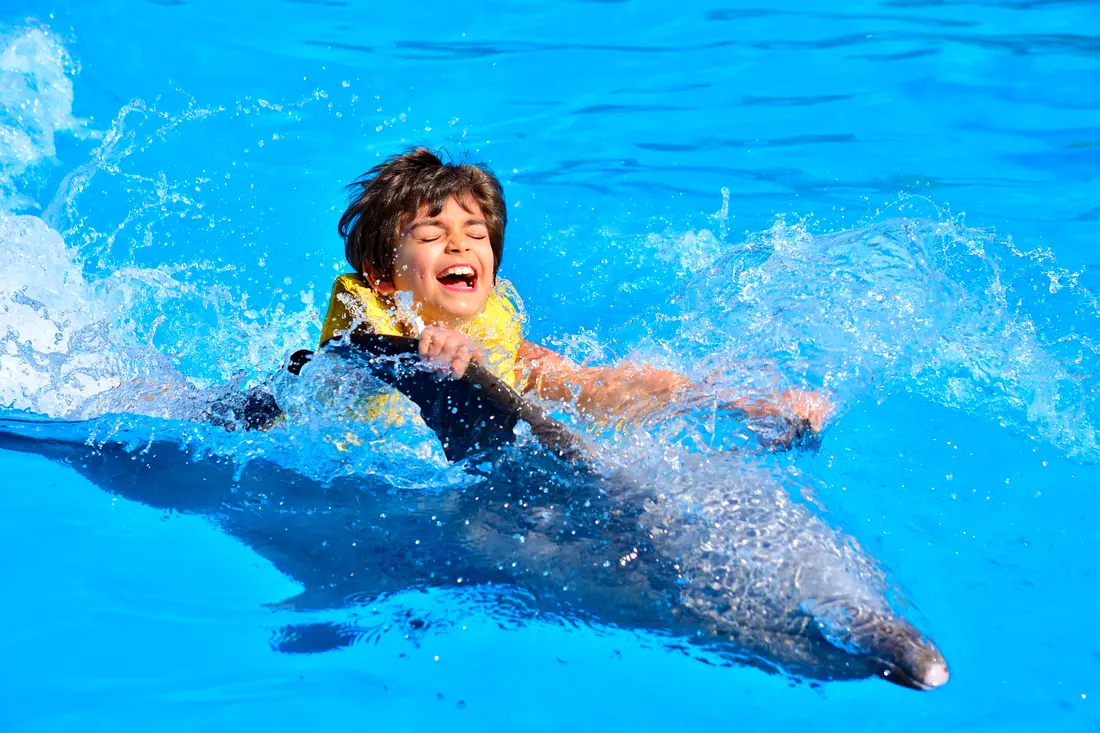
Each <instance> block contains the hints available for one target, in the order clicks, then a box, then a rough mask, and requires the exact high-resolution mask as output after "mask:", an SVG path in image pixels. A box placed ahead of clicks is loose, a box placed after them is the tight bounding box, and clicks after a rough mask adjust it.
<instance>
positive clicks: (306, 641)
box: [271, 622, 362, 654]
mask: <svg viewBox="0 0 1100 733" xmlns="http://www.w3.org/2000/svg"><path fill="white" fill-rule="evenodd" d="M361 636H362V632H361V631H360V630H359V629H357V628H355V626H352V625H350V624H336V623H331V622H320V623H315V624H291V625H289V626H284V627H283V628H281V629H279V630H278V631H276V632H275V633H274V634H273V635H272V638H271V648H272V649H274V650H275V651H277V652H282V653H283V654H318V653H320V652H330V651H334V650H336V649H344V648H346V647H349V646H351V645H352V644H354V643H355V642H357V641H358V640H359V639H360V637H361Z"/></svg>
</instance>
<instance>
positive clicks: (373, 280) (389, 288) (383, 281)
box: [363, 272, 397, 295]
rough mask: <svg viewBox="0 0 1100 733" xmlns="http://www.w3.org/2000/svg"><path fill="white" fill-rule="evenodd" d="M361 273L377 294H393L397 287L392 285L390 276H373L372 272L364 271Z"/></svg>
mask: <svg viewBox="0 0 1100 733" xmlns="http://www.w3.org/2000/svg"><path fill="white" fill-rule="evenodd" d="M363 274H364V275H366V278H367V282H368V283H370V286H371V288H373V289H374V292H376V293H378V294H379V295H393V294H394V292H396V290H397V289H396V288H395V287H394V286H393V279H392V278H383V277H375V275H374V273H371V272H365V273H363Z"/></svg>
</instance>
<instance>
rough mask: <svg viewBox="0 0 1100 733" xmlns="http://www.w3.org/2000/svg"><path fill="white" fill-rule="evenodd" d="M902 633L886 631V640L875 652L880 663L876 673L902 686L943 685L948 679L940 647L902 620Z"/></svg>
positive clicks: (916, 687)
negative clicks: (888, 633)
mask: <svg viewBox="0 0 1100 733" xmlns="http://www.w3.org/2000/svg"><path fill="white" fill-rule="evenodd" d="M897 630H899V631H902V632H903V633H901V634H891V635H887V636H886V637H885V639H880V641H886V640H888V641H886V643H885V644H882V645H881V646H880V647H879V649H878V650H876V651H877V652H878V653H877V654H876V655H875V656H874V659H875V660H876V661H877V662H878V663H879V664H880V665H881V667H880V668H879V670H878V673H879V676H881V677H882V678H883V679H885V680H887V681H889V682H893V683H894V684H896V685H901V686H902V687H908V688H910V689H913V690H934V689H936V688H937V687H942V686H943V685H945V684H947V681H948V680H949V679H951V673H950V672H948V671H947V662H946V661H944V658H943V655H942V654H940V650H939V649H937V648H936V646H935V645H934V644H933V643H932V642H931V641H930V640H928V639H927V638H924V637H922V636H921V635H920V633H919V632H917V630H916V629H913V628H912V627H911V626H909V624H908V623H905V622H902V627H901V629H897Z"/></svg>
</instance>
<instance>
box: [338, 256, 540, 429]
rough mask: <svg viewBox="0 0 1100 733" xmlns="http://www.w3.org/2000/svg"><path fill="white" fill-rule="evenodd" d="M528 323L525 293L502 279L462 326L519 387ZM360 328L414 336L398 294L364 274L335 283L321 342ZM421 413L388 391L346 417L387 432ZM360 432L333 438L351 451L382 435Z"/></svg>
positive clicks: (362, 402) (493, 364) (511, 383)
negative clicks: (382, 289) (482, 307)
mask: <svg viewBox="0 0 1100 733" xmlns="http://www.w3.org/2000/svg"><path fill="white" fill-rule="evenodd" d="M525 321H526V317H525V315H524V313H523V301H521V300H520V298H519V294H518V293H516V291H515V288H513V287H512V285H511V283H509V282H507V281H506V280H501V279H498V280H497V285H496V287H495V288H494V289H493V292H492V294H490V296H489V299H488V301H487V302H486V304H485V310H483V311H482V312H481V313H480V314H479V315H477V316H475V317H474V318H473V319H472V320H471V321H470V322H469V323H468V324H467V325H466V326H465V327H464V328H463V329H462V330H463V332H464V333H465V334H466V335H467V336H469V337H470V338H471V339H472V340H473V341H475V342H476V343H477V344H478V345H479V346H481V348H482V349H484V351H485V354H486V357H487V359H488V362H489V364H488V367H489V369H490V371H492V372H493V373H494V374H495V375H496V376H498V377H500V379H501V380H503V381H504V382H506V383H507V384H508V385H509V386H511V387H513V388H516V387H517V385H518V384H519V382H520V379H521V378H522V373H521V370H520V367H519V359H518V356H519V349H520V345H521V344H522V343H523V325H524V322H525ZM356 328H364V329H367V330H369V331H370V332H372V333H376V334H379V335H383V336H412V335H413V333H412V329H411V327H409V326H408V325H406V324H405V323H404V322H403V320H402V319H401V317H400V315H399V313H398V309H397V306H396V304H395V303H394V300H393V298H392V297H388V296H384V295H381V294H379V293H377V292H375V291H374V290H373V289H372V288H371V287H370V285H369V284H368V283H367V281H366V280H365V279H364V278H363V277H362V276H360V275H355V274H350V273H349V274H347V275H341V276H340V277H338V278H336V282H335V283H333V285H332V297H331V298H330V299H329V306H328V314H327V315H326V317H325V323H324V326H323V327H322V328H321V345H322V346H323V345H324V344H325V342H327V341H329V340H330V339H334V338H335V339H338V338H340V337H341V336H343V335H344V334H346V333H348V332H349V331H352V330H354V329H356ZM419 416H420V410H419V408H417V407H416V405H414V404H413V403H412V402H411V401H409V400H408V399H406V398H405V396H404V395H402V394H400V393H399V392H397V391H396V390H387V391H384V392H382V393H379V394H374V395H370V396H365V397H364V398H363V399H361V400H360V401H359V403H358V406H357V407H356V408H355V409H354V410H353V411H352V412H351V413H346V414H345V415H344V421H347V420H350V421H351V422H354V423H359V424H362V423H367V424H370V425H373V428H372V429H373V430H374V431H378V430H381V431H382V432H385V430H386V429H387V428H393V427H400V426H403V425H406V424H407V423H408V421H409V420H417V421H418V420H419ZM345 424H346V422H345ZM349 427H350V426H349ZM360 431H361V428H355V429H354V430H348V431H347V432H345V433H342V434H340V435H339V436H332V437H331V438H329V440H330V441H331V442H333V443H334V444H335V446H336V448H337V449H338V450H341V451H349V450H351V449H352V448H351V446H361V445H363V444H366V443H376V442H377V441H378V439H379V438H377V437H376V438H372V437H370V436H363V435H360V434H359V433H360ZM380 439H381V440H385V439H384V438H380Z"/></svg>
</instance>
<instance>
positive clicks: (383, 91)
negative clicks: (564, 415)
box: [0, 0, 1100, 731]
mask: <svg viewBox="0 0 1100 733" xmlns="http://www.w3.org/2000/svg"><path fill="white" fill-rule="evenodd" d="M1098 90H1100V4H1098V3H1094V2H1068V1H1067V2H1003V3H994V2H988V3H982V2H973V3H970V2H959V3H939V2H919V1H896V2H878V3H875V2H859V3H850V4H848V5H846V6H845V7H844V8H843V9H842V10H839V9H836V10H834V9H823V8H822V7H821V6H820V4H816V3H796V2H788V3H782V4H767V5H757V6H745V7H734V6H721V5H710V4H694V3H683V4H677V5H675V6H669V5H667V4H661V3H655V2H607V3H586V2H571V3H554V4H545V5H534V4H503V3H499V4H498V3H485V4H477V5H453V4H446V3H434V2H425V3H418V4H416V5H415V6H406V5H402V4H398V3H393V4H377V6H376V5H375V4H366V3H359V2H350V1H349V2H346V3H344V2H317V3H314V2H304V1H296V2H267V3H259V2H245V1H244V0H241V1H240V2H230V3H226V2H221V3H213V2H182V1H181V2H148V3H145V2H140V3H139V2H136V1H135V2H126V3H123V2H112V1H104V2H97V3H78V2H56V3H48V2H27V1H25V0H6V2H5V3H4V4H3V7H2V8H0V302H2V304H3V306H2V312H0V334H3V337H2V341H0V346H2V349H0V404H2V405H3V406H4V407H6V408H8V409H13V410H29V411H33V412H37V413H44V414H49V415H53V416H64V417H90V416H93V415H96V414H100V413H102V412H105V411H109V410H117V409H121V408H122V407H124V406H125V405H126V404H128V403H127V402H126V398H125V397H119V396H118V394H117V390H115V389H113V388H115V387H117V386H118V385H119V384H126V383H132V382H133V380H144V381H146V382H150V383H167V382H178V381H179V380H180V379H184V378H185V379H188V380H190V381H191V382H192V383H194V384H195V385H197V386H198V387H199V388H204V387H208V386H210V385H213V384H218V383H223V382H226V381H230V380H236V381H237V382H239V383H242V384H248V383H254V382H257V381H262V380H263V379H265V378H266V376H267V375H268V374H270V373H272V372H273V371H274V370H275V369H277V368H278V366H279V365H280V364H281V363H282V359H283V358H284V356H285V354H286V353H288V352H289V351H292V350H294V349H296V348H300V347H303V346H309V345H311V344H312V343H314V342H315V340H316V338H317V335H318V333H319V321H318V319H319V310H320V309H321V308H323V307H324V304H325V301H326V298H327V291H328V288H329V286H330V284H331V281H332V279H333V277H334V276H335V275H336V274H338V273H339V272H342V271H343V270H344V264H343V258H342V248H341V245H340V242H339V240H338V239H337V237H336V234H335V222H336V219H337V218H338V216H339V213H340V211H341V210H342V203H343V193H342V191H341V186H342V185H343V184H345V183H346V182H348V181H350V180H352V179H353V178H354V177H355V176H357V175H358V174H360V173H361V172H363V171H364V170H365V169H366V168H368V167H369V166H371V165H373V164H374V163H375V162H376V161H377V160H378V159H379V157H380V156H386V155H389V154H391V153H393V152H395V151H397V150H399V149H400V148H401V147H402V146H405V145H409V144H413V143H425V144H429V145H432V146H442V147H445V148H446V149H448V150H449V151H451V152H453V153H454V154H455V155H457V156H461V155H462V154H464V153H467V152H468V153H469V155H470V156H471V157H473V158H474V159H477V160H481V161H484V162H486V163H488V164H489V165H490V166H492V167H493V168H494V170H496V171H497V172H498V173H499V174H500V176H501V178H502V180H503V181H504V184H505V188H506V194H507V197H508V201H509V206H510V215H511V222H510V226H509V229H508V239H507V245H506V250H505V252H506V253H505V258H504V263H503V267H502V273H503V274H504V275H505V276H506V277H508V278H509V279H511V280H512V281H513V282H514V283H515V285H516V286H517V288H518V289H519V291H520V292H521V293H522V294H523V296H524V299H525V303H526V308H527V311H528V314H529V315H530V319H531V321H530V322H531V328H530V336H531V338H532V339H533V340H536V341H540V342H544V343H548V344H551V345H554V346H555V347H557V348H559V349H562V350H564V351H566V352H567V353H569V354H570V355H572V356H574V357H576V358H588V359H591V360H594V361H596V362H599V361H608V360H611V359H612V358H614V357H623V356H626V357H634V358H639V359H647V360H650V361H653V362H655V363H658V364H662V365H665V366H670V367H675V368H678V369H681V370H683V371H685V372H687V373H689V374H692V375H693V376H697V377H702V376H705V375H712V374H714V373H718V374H719V375H720V382H721V383H722V384H725V385H734V384H737V383H738V382H739V380H743V379H744V378H745V377H746V370H745V368H743V366H741V365H745V364H750V365H751V364H752V363H753V360H758V359H763V360H768V361H770V362H772V365H773V368H774V370H775V372H777V373H779V374H780V375H781V377H782V378H783V379H785V380H787V381H788V382H790V383H795V384H808V385H814V386H817V387H821V386H824V387H825V388H827V389H828V390H829V391H830V392H831V393H832V394H833V395H834V399H835V401H836V402H837V403H838V405H839V406H840V409H839V411H838V416H837V419H836V420H835V422H834V423H833V424H832V426H831V427H830V429H829V430H828V431H827V432H826V433H825V436H824V439H823V441H822V445H821V447H820V450H819V451H818V452H817V453H812V452H810V453H799V454H795V455H791V456H780V457H775V458H772V459H769V460H773V461H774V462H775V465H776V466H778V467H779V469H782V470H784V471H797V472H798V473H799V474H800V475H801V476H802V479H801V481H800V483H799V487H801V488H804V489H805V490H806V492H807V494H808V495H809V496H810V499H811V500H812V501H813V502H814V503H815V504H816V505H818V506H820V507H821V508H820V510H819V511H821V512H822V516H824V517H825V518H826V519H827V521H829V522H830V523H831V524H833V525H836V526H839V527H842V528H843V529H845V530H846V531H847V532H849V533H851V534H852V535H854V536H855V537H856V538H857V539H858V540H859V541H860V543H861V544H862V545H863V547H864V548H865V549H866V550H868V551H869V552H871V553H873V554H874V555H875V556H876V557H878V558H879V560H881V561H882V563H883V564H884V565H885V566H886V567H888V568H889V571H890V577H891V579H892V580H893V581H894V582H896V583H897V584H899V586H900V587H901V588H902V589H903V590H904V592H905V595H906V597H908V598H909V599H911V600H912V601H913V603H914V604H915V609H914V611H913V613H914V614H915V617H916V618H919V619H920V620H921V626H922V628H924V629H926V630H927V631H928V632H929V633H930V634H931V636H932V637H933V638H934V639H935V640H936V642H937V644H938V645H939V647H940V648H941V649H942V650H943V653H944V655H945V657H946V658H947V660H948V662H949V664H950V666H951V671H952V679H951V681H950V683H949V684H948V685H947V686H946V687H944V688H943V689H939V690H936V691H933V692H930V693H915V692H911V691H908V690H903V689H900V688H896V687H894V686H891V685H887V684H885V683H883V682H882V681H880V680H870V681H866V682H857V683H851V682H848V683H830V684H826V685H824V686H820V687H819V686H815V685H809V684H806V683H802V684H797V683H792V681H791V680H788V679H785V678H782V677H778V676H769V675H766V674H764V673H762V672H759V671H756V670H753V669H741V668H734V669H723V668H717V667H712V666H707V665H705V664H702V663H700V662H697V661H694V660H692V659H689V658H686V657H683V656H681V655H679V654H674V653H671V652H669V651H668V650H666V649H664V648H662V647H661V646H660V645H659V644H657V643H654V641H653V640H652V639H647V638H646V637H645V636H644V635H641V636H639V635H634V634H630V633H626V632H621V631H616V630H612V629H608V628H601V627H596V626H583V625H582V626H579V627H576V628H574V627H564V626H556V625H551V624H548V623H547V624H530V625H526V626H520V627H518V628H506V629H502V628H499V627H498V625H497V621H496V620H495V619H494V618H492V617H491V616H488V615H486V614H483V613H481V612H479V610H478V609H477V608H469V607H463V606H462V605H461V604H457V603H455V602H454V600H453V599H447V598H437V597H435V596H434V595H431V594H419V593H409V594H405V597H400V598H396V599H390V600H389V601H387V603H386V604H383V605H382V606H381V607H380V608H377V609H375V611H376V612H377V614H378V616H379V618H383V619H393V618H400V616H401V614H402V613H404V612H405V611H406V610H408V609H413V610H415V612H416V613H417V614H420V615H421V616H422V617H424V618H427V619H430V620H431V623H429V624H428V627H427V629H425V630H420V631H414V630H411V629H409V628H406V627H403V626H402V625H401V624H400V623H398V622H394V623H392V624H390V625H388V627H387V624H385V623H383V624H381V626H380V629H381V630H380V631H378V632H377V633H376V634H373V635H372V636H371V637H370V638H369V639H368V640H366V641H363V642H361V643H359V644H357V645H355V646H353V647H352V648H350V649H348V650H344V651H339V652H333V653H327V654H319V655H310V656H295V655H286V654H279V653H276V652H274V651H272V649H271V647H270V640H271V636H272V633H273V631H275V630H276V629H278V628H280V627H282V626H284V625H286V624H288V623H294V622H295V620H294V618H293V614H291V613H290V612H288V611H285V610H279V609H272V608H270V607H269V605H268V604H272V603H278V602H279V601H281V600H282V599H285V598H288V597H290V596H293V595H295V594H296V593H297V592H298V590H299V588H298V587H297V585H296V584H295V583H293V582H292V581H290V580H288V579H287V578H285V577H284V576H283V575H281V574H280V573H279V572H278V571H277V570H276V569H275V568H274V567H273V566H272V565H270V564H269V563H267V562H266V561H263V560H260V559H259V558H258V557H257V555H256V554H255V553H254V552H253V551H252V550H250V549H249V548H247V547H245V546H243V545H241V544H240V543H239V542H237V541H236V540H234V539H232V538H229V537H227V536H225V535H224V534H221V533H220V532H218V531H217V530H216V529H214V528H213V527H212V526H210V525H209V524H207V523H206V522H205V521H204V520H203V519H201V518H198V517H191V516H179V515H175V514H169V515H166V514H165V513H164V512H162V511H159V510H155V509H152V508H149V507H146V506H143V505H140V504H136V503H133V502H129V501H126V500H124V499H121V498H116V497H112V496H111V495H109V494H106V493H104V492H102V491H100V490H99V489H98V488H96V487H95V486H93V485H92V484H90V483H88V482H86V481H85V480H84V479H82V478H79V477H78V476H77V475H76V474H75V473H74V472H72V471H71V470H70V469H68V468H66V467H64V466H59V465H56V464H53V463H50V462H48V461H46V460H45V459H42V458H37V457H30V456H27V455H23V454H14V453H8V452H3V453H0V475H2V476H3V477H4V479H3V483H2V490H0V557H3V558H4V561H3V562H0V587H2V588H3V589H4V594H5V595H4V599H3V600H4V602H3V604H2V606H0V608H2V610H0V622H2V626H0V628H3V631H2V632H0V730H4V731H8V730H11V731H54V730H72V729H74V728H77V727H79V728H81V729H84V730H124V729H135V730H156V731H160V730H165V731H169V730H173V731H174V730H194V729H197V728H199V727H202V728H206V729H211V730H234V729H238V730H239V729H242V728H245V729H268V730H289V729H297V728H302V727H307V726H308V727H311V728H317V729H326V730H345V729H349V730H350V729H363V728H371V729H373V728H379V729H390V730H424V729H428V728H436V727H446V728H455V729H471V730H483V729H486V728H497V727H506V726H507V727H509V728H513V729H519V730H560V729H562V728H565V727H569V728H571V729H577V730H607V729H612V730H618V729H636V730H649V729H655V730H656V729H663V730H669V729H687V728H689V727H691V728H697V729H698V728H704V729H721V730H728V729H740V730H758V729H764V728H766V727H767V728H778V729H780V730H786V729H791V728H794V727H795V726H800V727H805V728H814V729H819V730H845V731H851V730H879V729H882V728H884V727H888V728H890V729H892V730H929V729H932V730H1038V729H1042V730H1095V729H1097V728H1098V727H1100V712H1098V711H1097V702H1098V701H1100V688H1098V687H1097V683H1096V681H1097V680H1098V679H1100V633H1098V632H1097V630H1096V623H1095V619H1094V613H1093V608H1094V605H1095V603H1096V600H1097V597H1098V595H1097V593H1096V591H1095V585H1096V583H1097V581H1098V579H1100V560H1098V558H1100V530H1098V529H1097V524H1096V522H1095V518H1096V512H1095V511H1094V509H1093V507H1092V504H1091V490H1092V489H1093V488H1094V487H1095V486H1096V485H1097V484H1098V482H1100V470H1098V468H1097V463H1096V462H1097V460H1098V458H1100V433H1098V432H1097V430H1098V428H1097V426H1098V421H1100V405H1098V404H1097V402H1096V393H1097V390H1096V374H1097V369H1098V367H1100V360H1098V354H1100V351H1098V346H1097V344H1098V339H1100V312H1098V310H1097V304H1096V300H1095V296H1094V293H1096V292H1098V291H1100V263H1098V262H1097V261H1096V259H1095V258H1096V255H1095V251H1096V245H1097V244H1098V242H1097V237H1098V226H1100V181H1098V179H1097V171H1098V170H1100V91H1098ZM16 217H22V218H16ZM748 371H750V372H751V368H750V369H748ZM135 409H139V410H144V411H148V412H154V413H157V412H158V411H160V414H165V415H172V414H173V413H172V410H173V409H174V408H173V406H172V405H164V404H161V403H159V402H154V403H152V404H149V403H138V404H137V407H136V408H135ZM265 450H275V449H274V448H271V447H267V448H265ZM286 450H287V451H290V449H289V448H288V449H286ZM302 451H303V452H302V453H301V455H298V454H288V455H287V456H284V458H286V460H290V461H300V462H301V464H302V465H303V466H305V465H311V466H312V465H316V461H317V460H321V462H322V463H324V461H328V463H324V465H325V466H326V467H327V468H325V469H324V470H330V471H339V470H342V469H341V468H340V466H339V465H336V466H335V467H333V466H334V462H335V463H337V464H338V463H339V459H340V457H339V456H334V455H333V454H332V451H329V452H327V453H326V452H325V448H324V447H323V446H322V447H320V448H316V449H314V448H307V449H302ZM311 451H314V452H311ZM322 459H323V460H322ZM359 460H360V464H356V466H353V469H354V470H362V469H364V468H366V469H376V470H379V471H380V472H382V473H384V474H385V475H387V476H389V477H390V478H392V479H393V480H394V481H396V482H400V481H402V480H406V479H411V478H412V477H411V476H409V475H406V474H403V473H402V471H401V469H400V468H399V467H395V466H394V465H391V464H390V463H385V462H384V461H383V460H382V459H375V458H371V457H370V456H366V457H362V456H361V457H359ZM421 460H422V463H421V464H413V467H412V469H407V472H409V471H411V472H412V473H415V472H416V471H417V470H421V471H422V470H423V469H424V467H425V466H427V467H430V468H431V470H432V471H440V470H443V469H441V468H440V466H439V464H438V456H433V455H429V456H427V457H423V458H422V459H421ZM399 462H400V461H398V463H399ZM779 469H777V470H779ZM351 613H362V614H364V615H367V614H369V613H371V611H370V610H369V609H366V610H359V611H332V612H328V613H327V615H326V616H325V618H332V619H337V620H340V619H341V618H343V617H342V616H341V614H344V615H347V614H351Z"/></svg>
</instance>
